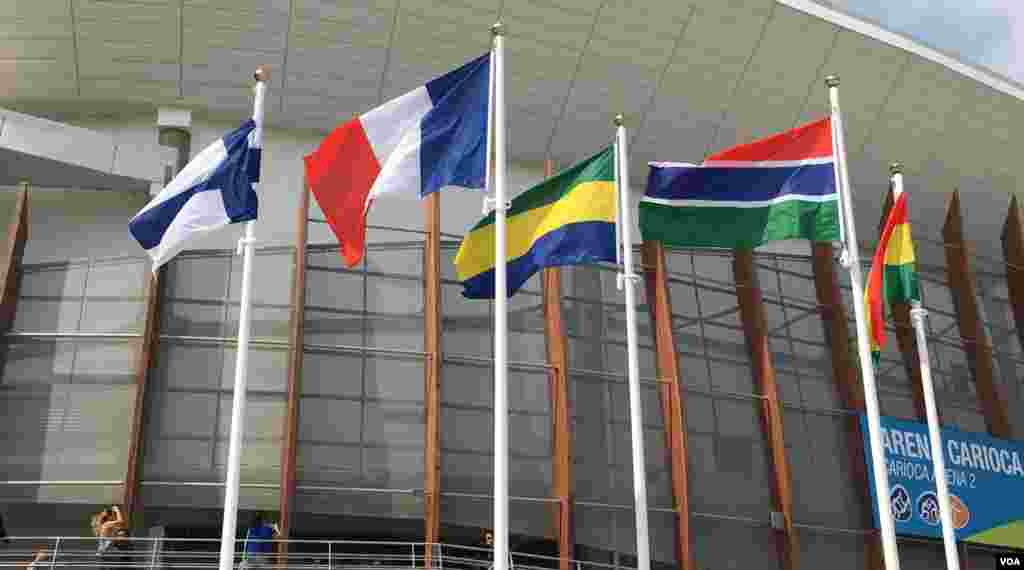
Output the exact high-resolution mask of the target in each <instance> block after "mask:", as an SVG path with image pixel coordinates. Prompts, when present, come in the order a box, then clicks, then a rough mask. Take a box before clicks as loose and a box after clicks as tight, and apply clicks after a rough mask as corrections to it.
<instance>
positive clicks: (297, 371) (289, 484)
mask: <svg viewBox="0 0 1024 570" xmlns="http://www.w3.org/2000/svg"><path fill="white" fill-rule="evenodd" d="M296 222H297V224H298V231H297V232H296V234H295V256H294V257H293V259H292V291H291V308H290V312H289V315H288V387H287V391H288V393H287V396H286V397H287V400H286V402H285V414H284V429H282V430H281V433H282V434H284V440H283V441H282V442H281V497H280V501H281V503H280V507H279V510H280V515H281V518H280V527H281V538H284V539H286V538H289V537H290V536H291V528H292V501H293V500H294V499H295V486H296V481H295V472H296V467H295V458H296V455H297V447H298V443H297V442H298V432H299V395H300V394H301V386H302V360H303V356H304V351H303V346H304V345H305V327H306V310H305V308H306V242H307V241H308V240H307V233H306V232H307V230H308V227H309V188H307V187H306V186H305V185H303V187H302V192H301V193H300V196H299V208H298V220H296ZM278 553H279V554H280V555H281V559H279V563H282V562H285V560H286V558H285V557H286V555H287V554H288V543H287V542H282V543H279V549H278Z"/></svg>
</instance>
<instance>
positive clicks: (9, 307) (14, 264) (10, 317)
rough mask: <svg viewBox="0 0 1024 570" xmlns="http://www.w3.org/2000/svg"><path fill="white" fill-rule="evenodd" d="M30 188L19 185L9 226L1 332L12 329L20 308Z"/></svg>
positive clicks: (1, 266) (0, 272)
mask: <svg viewBox="0 0 1024 570" xmlns="http://www.w3.org/2000/svg"><path fill="white" fill-rule="evenodd" d="M28 190H29V184H28V182H22V183H21V184H19V185H18V197H17V199H16V201H15V203H14V214H13V215H12V216H11V223H10V225H8V226H7V243H6V244H5V246H4V251H3V260H2V261H0V287H3V291H2V292H0V332H7V331H9V330H10V329H11V325H13V324H14V314H15V312H16V311H17V308H18V269H19V268H20V267H21V260H22V257H23V256H24V254H25V242H27V241H28Z"/></svg>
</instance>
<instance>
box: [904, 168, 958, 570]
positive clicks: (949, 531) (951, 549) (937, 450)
mask: <svg viewBox="0 0 1024 570" xmlns="http://www.w3.org/2000/svg"><path fill="white" fill-rule="evenodd" d="M889 172H890V173H891V175H892V188H893V200H894V201H895V199H896V198H898V197H899V195H900V194H902V193H903V166H902V165H901V164H900V163H898V162H894V163H893V164H892V165H891V166H890V167H889ZM927 316H928V311H926V310H925V309H924V308H923V307H921V303H920V301H915V302H914V306H913V308H912V309H911V310H910V320H911V321H912V322H913V324H914V332H915V333H916V334H917V355H918V359H919V360H920V364H921V388H922V391H923V392H924V407H925V411H926V413H927V415H928V440H929V443H930V444H931V450H932V471H933V472H934V475H935V490H936V492H937V495H938V499H939V519H940V520H941V521H942V544H943V545H944V546H945V548H946V569H947V570H960V554H959V553H958V552H957V550H956V535H955V534H954V533H953V514H952V512H951V511H950V509H951V508H952V504H951V503H950V502H949V486H948V485H947V483H946V459H945V456H944V455H943V453H944V451H945V450H944V448H943V447H942V432H941V431H939V430H940V428H939V412H938V409H937V407H936V405H935V387H934V385H933V384H932V368H931V363H930V361H929V359H928V337H927V336H926V335H925V331H924V319H925V317H927Z"/></svg>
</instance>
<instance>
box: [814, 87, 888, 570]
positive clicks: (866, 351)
mask: <svg viewBox="0 0 1024 570" xmlns="http://www.w3.org/2000/svg"><path fill="white" fill-rule="evenodd" d="M825 85H827V86H828V98H829V106H830V107H831V113H832V128H833V133H834V136H833V145H834V147H835V150H836V151H837V156H836V168H837V169H838V170H839V179H840V180H841V181H842V188H837V190H838V191H839V201H840V202H841V206H842V212H841V214H840V215H841V216H844V217H845V220H844V221H845V223H844V229H845V230H846V242H845V243H844V244H843V248H844V249H845V255H843V256H842V260H843V263H844V265H846V267H847V269H848V270H849V272H850V288H851V290H852V293H853V314H854V317H855V319H856V323H857V353H858V355H859V356H860V374H861V380H862V381H863V382H864V407H865V408H866V412H867V419H868V435H869V438H870V441H871V446H870V447H871V471H872V474H873V476H874V482H875V499H876V501H877V505H876V506H877V508H878V525H879V527H880V531H881V535H882V555H883V559H884V561H885V568H886V570H899V568H900V559H899V552H898V550H897V548H896V530H895V528H894V523H893V519H892V508H891V507H890V499H889V476H888V472H887V471H886V464H885V448H883V447H882V431H881V427H882V426H881V420H880V418H879V412H878V390H877V388H876V387H875V369H874V364H873V363H872V361H871V347H870V346H868V329H867V318H866V312H865V309H864V279H863V276H862V275H861V266H860V250H859V248H858V243H857V230H856V228H855V226H854V223H853V203H852V199H851V197H850V174H849V172H848V171H847V168H846V141H845V140H844V135H843V123H842V114H841V113H840V111H839V77H838V76H836V75H829V76H828V77H826V78H825Z"/></svg>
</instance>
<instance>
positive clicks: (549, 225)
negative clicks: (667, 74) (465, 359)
mask: <svg viewBox="0 0 1024 570" xmlns="http://www.w3.org/2000/svg"><path fill="white" fill-rule="evenodd" d="M615 203H616V193H615V151H614V147H613V146H609V147H608V148H606V149H605V150H603V151H601V152H600V153H598V154H596V155H594V156H592V157H591V158H589V159H587V160H585V161H583V162H581V163H579V164H577V165H575V166H573V167H572V168H569V169H568V170H565V171H564V172H561V173H559V174H558V175H557V176H554V177H552V178H549V179H547V180H545V181H544V182H541V183H540V184H538V185H537V186H534V187H533V188H530V189H529V190H527V191H526V192H523V193H522V194H520V195H519V196H516V197H515V199H513V200H512V204H511V208H510V209H509V210H508V212H507V214H506V215H507V224H508V225H507V227H506V231H507V234H506V236H507V244H508V245H507V248H506V252H507V259H506V263H507V264H508V270H507V271H508V273H507V284H508V295H509V296H512V295H513V294H515V292H516V291H518V290H519V288H520V287H522V286H523V284H524V283H526V281H527V280H528V279H529V278H530V277H531V276H532V275H533V274H535V273H537V271H539V270H540V269H541V268H544V267H554V266H558V265H578V264H584V263H596V262H599V261H610V262H614V261H615V213H616V206H615ZM494 244H495V228H494V213H493V212H492V213H490V214H488V215H487V217H485V218H484V219H482V220H480V222H479V223H478V224H476V225H475V226H473V228H472V229H470V230H469V233H467V234H466V237H464V238H463V240H462V243H461V244H460V245H459V251H458V253H456V255H455V269H456V272H457V274H458V278H459V280H460V281H462V285H463V287H464V290H463V292H462V295H463V296H464V297H467V298H469V299H493V298H494Z"/></svg>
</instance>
